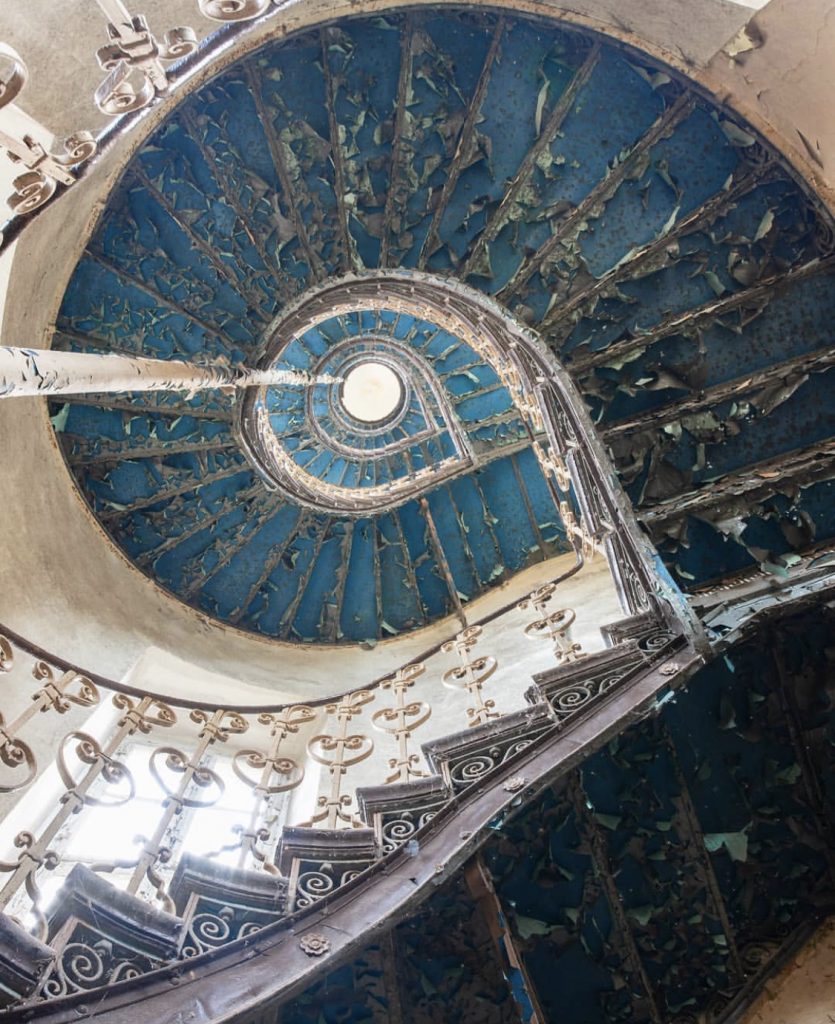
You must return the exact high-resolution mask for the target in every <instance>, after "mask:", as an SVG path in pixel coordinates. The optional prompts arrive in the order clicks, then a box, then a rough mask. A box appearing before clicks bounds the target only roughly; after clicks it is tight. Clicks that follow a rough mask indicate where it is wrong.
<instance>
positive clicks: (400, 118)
mask: <svg viewBox="0 0 835 1024" xmlns="http://www.w3.org/2000/svg"><path fill="white" fill-rule="evenodd" d="M414 36H415V15H413V14H411V13H410V14H407V15H406V17H405V19H404V22H403V26H402V28H401V34H400V73H399V76H398V79H397V95H396V97H395V108H394V109H395V114H394V136H393V138H392V141H391V171H390V172H389V183H388V192H387V193H386V205H385V210H384V211H383V236H382V239H381V244H380V266H381V267H387V266H389V248H390V244H391V234H392V220H393V218H394V213H395V208H396V206H397V205H399V199H398V191H399V188H400V178H401V174H402V163H403V144H404V135H405V132H406V128H405V123H406V114H407V110H406V108H407V105H408V103H409V101H410V98H411V93H412V57H413V52H414Z"/></svg>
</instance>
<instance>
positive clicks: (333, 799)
mask: <svg viewBox="0 0 835 1024" xmlns="http://www.w3.org/2000/svg"><path fill="white" fill-rule="evenodd" d="M372 700H374V694H373V693H371V692H370V691H369V690H356V691H355V692H354V693H349V694H348V695H347V696H345V697H342V698H341V699H340V701H339V702H338V703H337V704H327V705H325V713H326V714H328V715H331V716H334V717H335V718H336V725H337V729H336V733H335V734H334V735H330V734H328V733H320V734H319V735H317V736H312V737H311V738H310V739H309V740H308V742H307V752H308V754H310V756H311V757H312V758H313V760H314V761H316V762H318V763H319V764H321V765H324V766H325V767H326V768H327V769H328V773H329V774H330V777H331V785H330V792H329V793H328V794H327V795H326V796H320V797H319V799H318V800H317V804H316V805H317V807H321V808H322V810H321V811H319V812H318V813H316V814H314V815H313V817H312V818H310V820H309V821H305V822H303V825H302V827H303V828H311V827H312V826H314V825H318V824H319V823H320V822H324V828H331V829H334V828H339V825H340V822H341V823H343V824H347V825H349V826H350V827H351V828H361V827H362V826H363V822H362V821H361V820H360V819H359V818H358V817H357V816H356V815H355V814H351V813H349V812H348V811H347V810H346V808H348V807H350V805H351V801H352V800H353V797H352V796H351V794H350V793H342V780H343V778H344V776H345V773H346V771H347V770H348V769H349V768H350V767H351V766H352V765H355V764H359V763H360V761H364V760H365V759H366V758H367V757H370V756H371V752H372V751H373V749H374V741H373V740H372V739H371V737H370V736H365V735H363V734H362V733H353V734H349V733H348V727H349V725H350V724H351V719H352V718H354V716H355V715H358V714H360V713H361V712H362V708H363V707H364V706H365V705H366V704H370V703H371V701H372Z"/></svg>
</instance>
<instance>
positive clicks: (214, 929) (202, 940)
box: [181, 907, 234, 957]
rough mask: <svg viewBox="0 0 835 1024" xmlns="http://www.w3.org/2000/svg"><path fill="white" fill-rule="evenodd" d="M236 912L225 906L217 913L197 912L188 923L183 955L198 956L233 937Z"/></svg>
mask: <svg viewBox="0 0 835 1024" xmlns="http://www.w3.org/2000/svg"><path fill="white" fill-rule="evenodd" d="M233 916H234V912H233V911H232V910H231V908H229V907H223V908H221V910H220V911H219V912H218V913H217V914H208V913H203V914H195V916H194V917H192V919H191V921H190V922H189V925H188V932H187V935H188V939H187V940H186V942H185V944H184V945H183V947H182V951H181V952H182V955H183V956H186V957H189V956H198V955H199V954H200V953H205V952H206V951H207V950H210V949H216V948H217V947H218V946H222V945H223V944H224V943H225V942H228V941H229V940H230V938H232V928H231V926H230V921H231V920H232V917H233Z"/></svg>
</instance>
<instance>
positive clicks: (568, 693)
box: [551, 683, 594, 714]
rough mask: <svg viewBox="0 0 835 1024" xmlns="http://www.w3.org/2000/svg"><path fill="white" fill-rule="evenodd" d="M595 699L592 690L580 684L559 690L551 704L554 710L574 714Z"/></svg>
mask: <svg viewBox="0 0 835 1024" xmlns="http://www.w3.org/2000/svg"><path fill="white" fill-rule="evenodd" d="M593 697H594V693H593V692H592V690H591V688H590V687H589V686H588V685H586V684H584V683H578V684H575V685H574V686H569V687H566V688H565V689H563V690H558V691H557V692H556V693H555V694H554V695H553V696H552V698H551V703H552V705H553V707H554V710H555V711H557V712H560V713H565V714H573V713H574V712H575V711H577V710H578V709H579V708H581V707H583V705H584V704H587V703H588V702H589V701H590V700H591V699H592V698H593Z"/></svg>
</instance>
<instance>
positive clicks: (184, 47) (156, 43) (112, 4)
mask: <svg viewBox="0 0 835 1024" xmlns="http://www.w3.org/2000/svg"><path fill="white" fill-rule="evenodd" d="M99 6H100V7H101V9H102V11H103V12H104V14H105V16H106V17H107V18H108V23H107V34H108V38H109V40H110V42H109V43H108V44H107V45H106V46H102V47H100V48H99V49H98V50H97V51H96V59H97V60H98V62H99V64H100V65H101V67H102V68H103V69H104V70H105V71H107V72H109V73H108V75H107V78H105V80H104V81H103V82H102V83H101V85H100V86H99V87H98V89H96V92H95V94H94V99H95V101H96V106H97V107H98V108H99V110H101V112H102V113H103V114H110V115H118V114H126V113H129V112H130V111H132V110H139V109H141V108H142V107H145V106H147V105H148V104H149V103H150V102H151V101H152V100H153V99H154V98H155V97H156V96H157V94H158V93H165V92H167V91H168V76H167V75H166V73H165V68H164V67H163V62H168V61H173V60H179V59H180V58H181V57H185V56H187V55H188V54H190V53H193V52H194V51H195V50H196V49H197V36H196V34H195V32H194V30H193V29H191V28H175V29H171V30H170V31H169V32H166V33H165V35H164V36H163V37H162V40H161V41H160V40H158V39H157V38H156V37H155V36H154V35H153V34H152V33H151V31H150V29H149V28H148V23H147V21H146V20H145V18H144V16H143V15H141V14H137V15H131V14H129V13H128V11H127V10H126V9H125V7H124V6H123V4H122V3H121V2H120V0H99Z"/></svg>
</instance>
